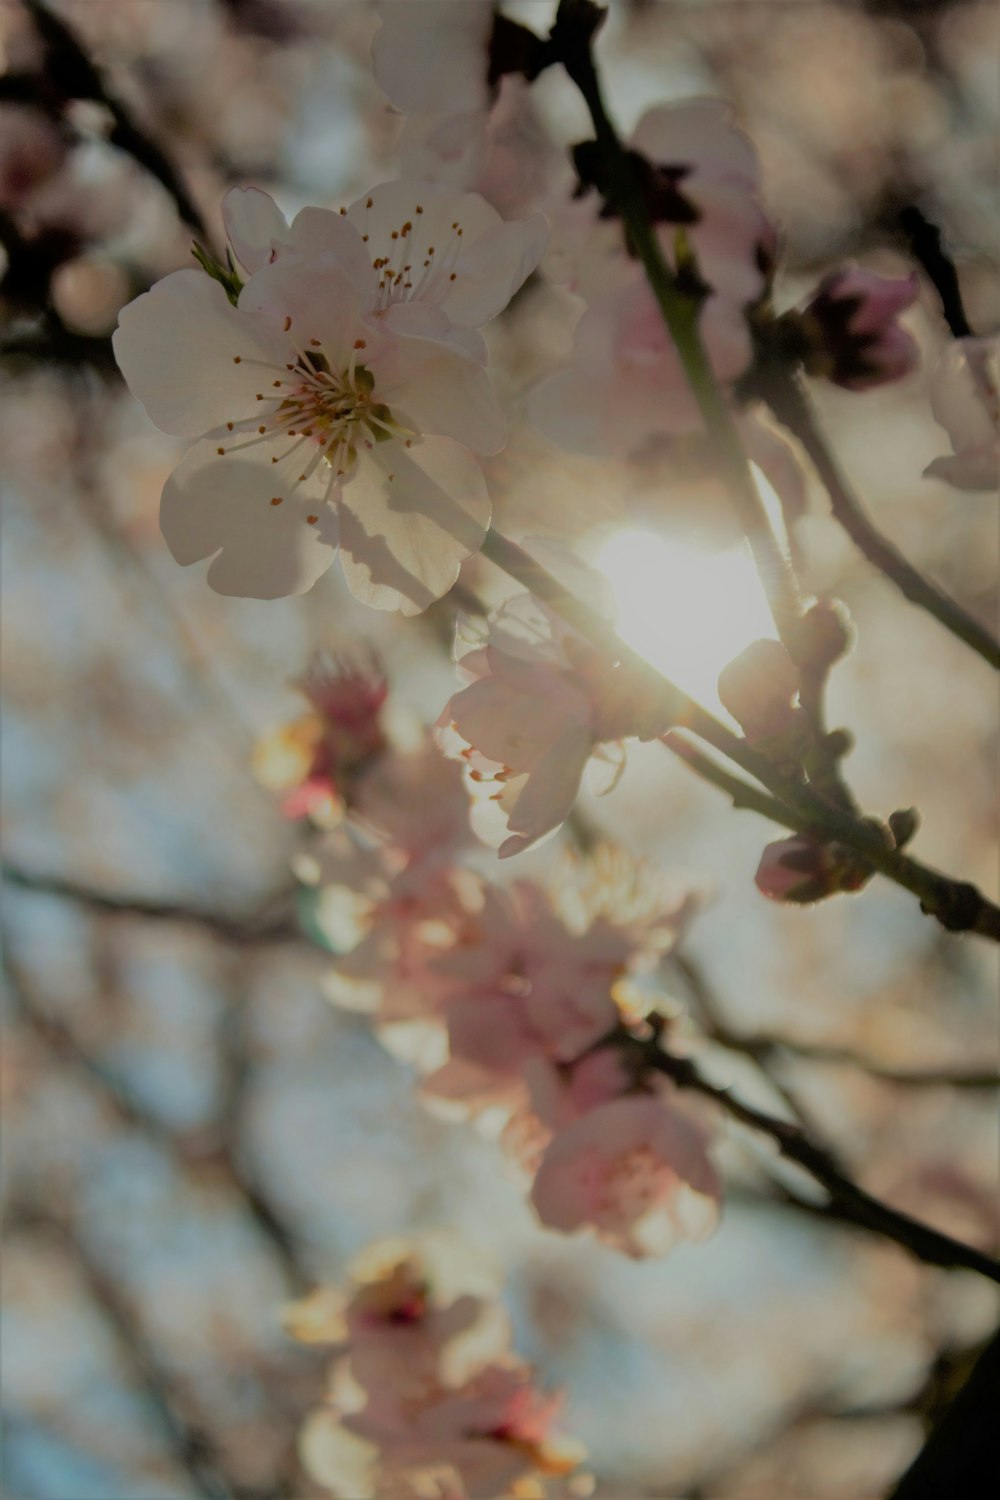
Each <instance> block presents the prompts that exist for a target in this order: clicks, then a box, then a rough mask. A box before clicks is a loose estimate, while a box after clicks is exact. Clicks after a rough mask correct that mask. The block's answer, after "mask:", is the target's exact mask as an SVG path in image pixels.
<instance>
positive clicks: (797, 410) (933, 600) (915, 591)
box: [764, 375, 1000, 669]
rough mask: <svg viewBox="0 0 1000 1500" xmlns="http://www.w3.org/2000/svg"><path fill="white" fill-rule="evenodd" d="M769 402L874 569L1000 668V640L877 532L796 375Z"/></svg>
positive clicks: (774, 384)
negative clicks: (795, 439) (822, 430)
mask: <svg viewBox="0 0 1000 1500" xmlns="http://www.w3.org/2000/svg"><path fill="white" fill-rule="evenodd" d="M764 394H765V397H766V400H767V403H768V406H769V407H770V408H771V410H772V412H773V413H774V415H775V416H776V417H777V419H778V421H779V422H781V424H782V425H783V426H784V427H786V428H787V429H788V431H789V432H790V433H792V435H793V436H794V437H796V438H797V439H798V440H799V442H800V443H801V444H802V446H803V448H804V449H805V451H806V453H807V454H808V455H809V458H810V460H811V461H812V464H813V467H814V468H815V470H816V473H817V474H818V475H819V477H820V480H821V481H822V483H823V487H824V488H825V490H826V492H827V495H828V496H829V499H830V509H831V513H832V515H833V517H834V519H835V520H836V521H838V522H839V523H840V525H841V526H842V527H843V528H844V530H845V531H846V532H847V534H848V536H849V537H850V538H851V540H852V541H853V542H854V543H855V544H856V546H857V547H858V548H859V549H860V551H861V552H862V553H863V554H864V556H865V557H866V558H867V559H868V561H869V562H870V563H871V564H872V566H873V567H875V568H877V569H878V570H879V572H880V573H883V574H884V575H885V577H886V578H888V579H889V581H890V583H894V584H895V585H896V587H897V588H898V589H899V590H900V592H901V593H902V594H904V595H905V596H906V598H907V599H909V600H910V602H911V604H916V605H918V606H919V607H920V608H921V609H925V610H927V611H928V613H929V614H932V615H933V616H934V618H935V619H936V620H938V621H940V623H941V624H942V625H943V626H944V627H945V629H946V630H950V631H951V633H952V635H954V636H957V637H958V639H959V640H960V641H964V642H965V644H966V645H967V646H970V647H971V648H972V650H973V651H975V652H977V653H978V654H979V655H980V656H981V657H982V658H983V660H984V661H987V662H989V664H990V666H991V667H996V668H998V669H1000V641H998V640H997V638H996V636H994V635H993V633H992V632H991V631H989V630H987V629H986V627H985V626H984V625H981V624H980V623H979V621H978V620H975V619H973V617H972V616H971V615H970V614H968V613H967V612H966V611H965V610H964V609H963V608H962V607H961V605H960V604H958V603H956V601H955V600H954V599H952V598H951V597H950V596H949V595H948V594H946V593H945V592H944V590H943V589H940V588H938V586H937V584H935V583H932V582H931V581H930V579H928V578H925V577H924V576H923V574H922V573H920V572H919V571H918V569H916V568H915V567H914V566H913V564H912V563H910V562H908V561H907V560H906V558H905V557H904V556H903V554H902V553H901V552H900V551H899V549H898V548H897V547H896V546H894V545H893V543H892V542H890V541H889V540H888V538H887V537H884V536H883V535H882V534H881V532H880V531H878V530H877V528H876V527H875V525H874V523H873V522H872V520H871V517H870V516H869V515H868V514H867V513H866V511H865V508H864V506H863V505H862V503H861V501H860V499H859V498H858V496H857V495H856V494H855V493H854V492H853V490H852V489H851V487H850V485H849V484H848V482H847V480H846V479H845V477H844V475H843V474H842V473H841V471H840V468H839V466H838V464H837V462H836V460H835V458H834V457H833V455H832V453H831V452H830V450H829V448H828V447H827V445H826V442H825V440H824V438H823V435H822V433H821V431H820V428H819V425H818V423H817V421H816V416H815V413H814V411H813V409H812V405H811V403H810V401H809V398H808V396H807V394H806V392H805V390H804V389H803V387H802V384H801V382H800V381H798V380H797V379H796V378H795V377H794V376H793V375H776V376H775V377H774V378H772V379H771V380H769V381H768V383H767V387H766V389H765V393H764Z"/></svg>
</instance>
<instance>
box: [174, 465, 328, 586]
mask: <svg viewBox="0 0 1000 1500" xmlns="http://www.w3.org/2000/svg"><path fill="white" fill-rule="evenodd" d="M255 452H256V453H261V452H263V458H262V459H260V458H258V459H254V460H251V459H249V458H243V457H242V455H240V454H238V453H228V454H226V456H225V457H224V458H220V457H219V456H218V454H217V453H216V450H215V449H214V447H212V446H211V445H210V444H208V443H199V444H197V445H196V446H195V447H194V448H193V449H192V450H191V452H190V453H189V454H188V455H187V457H186V458H185V459H184V460H183V461H182V462H181V463H180V464H179V465H178V467H177V468H176V469H175V470H174V472H173V474H172V475H171V476H170V478H169V479H168V480H167V483H166V485H165V487H164V490H163V498H162V501H161V504H160V528H161V530H162V532H163V536H164V539H165V540H166V543H167V546H168V547H169V548H170V551H171V552H172V553H173V555H174V557H175V558H176V560H177V561H178V562H179V563H181V564H182V565H183V566H185V567H186V566H188V564H190V563H194V562H198V561H199V560H200V559H201V558H203V557H212V556H213V554H214V557H213V562H212V565H211V567H210V568H209V570H208V582H209V584H210V586H211V587H212V588H213V589H215V591H216V593H219V594H233V595H236V596H238V597H240V598H245V599H280V598H284V597H285V596H286V595H288V594H302V593H304V592H305V591H306V589H309V588H311V587H312V585H313V584H314V583H315V582H316V580H317V578H319V577H320V576H321V575H322V574H323V573H325V572H326V570H327V568H328V567H329V566H330V563H331V562H332V561H333V556H334V552H335V550H336V545H337V543H336V517H335V515H334V513H333V511H332V510H331V508H330V506H329V505H324V504H323V503H322V501H321V500H320V499H319V498H318V497H317V494H316V488H318V486H319V483H320V481H315V480H314V481H313V485H314V489H313V493H312V494H310V493H309V490H308V488H307V487H306V486H300V487H299V488H297V489H296V490H295V491H294V492H291V487H290V485H289V484H288V478H289V475H288V473H287V469H286V470H285V472H284V475H283V477H282V469H281V467H280V466H279V467H275V466H272V464H271V463H270V455H269V453H268V445H264V447H263V450H255ZM278 501H280V503H276V502H278Z"/></svg>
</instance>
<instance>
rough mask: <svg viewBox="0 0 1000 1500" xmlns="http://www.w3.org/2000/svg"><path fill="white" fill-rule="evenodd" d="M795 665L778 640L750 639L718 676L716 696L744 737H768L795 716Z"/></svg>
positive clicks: (781, 731) (783, 729) (788, 726)
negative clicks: (717, 695)
mask: <svg viewBox="0 0 1000 1500" xmlns="http://www.w3.org/2000/svg"><path fill="white" fill-rule="evenodd" d="M798 692H799V673H798V668H797V667H796V665H795V663H794V662H793V661H792V658H791V657H790V656H789V654H788V652H787V651H786V649H785V647H784V646H783V645H782V644H781V642H780V641H768V640H763V641H754V642H753V643H752V644H751V645H749V646H748V647H747V648H746V650H745V651H741V652H740V654H739V656H737V657H736V659H735V660H734V661H731V662H730V663H729V665H728V667H726V668H725V669H724V670H723V672H722V673H721V675H720V677H719V699H720V701H721V703H722V706H723V707H724V708H726V709H728V710H729V712H730V713H731V714H732V716H733V718H734V719H737V720H738V721H739V723H740V724H741V725H742V726H743V732H744V734H745V735H746V737H747V739H748V740H762V739H770V738H772V737H773V736H775V735H780V734H784V733H785V732H786V731H787V730H789V729H791V728H792V726H793V725H794V724H795V721H796V718H797V711H796V708H795V704H794V699H795V698H796V697H797V696H798Z"/></svg>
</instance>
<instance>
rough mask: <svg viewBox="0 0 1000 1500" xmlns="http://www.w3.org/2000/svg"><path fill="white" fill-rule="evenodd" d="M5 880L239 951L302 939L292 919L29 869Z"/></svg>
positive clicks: (9, 869) (15, 869) (5, 869)
mask: <svg viewBox="0 0 1000 1500" xmlns="http://www.w3.org/2000/svg"><path fill="white" fill-rule="evenodd" d="M0 878H2V879H3V880H4V881H6V882H7V883H8V884H9V885H14V886H17V887H18V889H19V890H23V891H33V892H35V893H37V894H38V895H43V896H54V897H56V898H57V899H59V900H63V901H73V902H76V903H77V904H78V905H80V906H84V907H86V908H87V909H88V910H89V911H92V912H94V913H95V914H97V915H100V916H105V917H132V918H139V919H142V920H145V921H150V922H175V923H177V924H179V925H181V926H191V927H201V928H204V929H205V931H206V932H209V933H211V935H212V936H213V937H214V938H217V939H218V940H219V941H220V942H224V943H230V944H232V945H233V946H234V947H267V946H269V945H272V944H276V943H295V942H299V941H301V940H302V934H301V932H300V930H299V928H298V927H297V925H296V923H295V922H294V921H293V920H292V918H291V917H290V916H288V915H284V914H281V915H278V916H273V915H271V916H268V915H262V916H260V917H253V916H249V917H239V916H234V915H231V914H230V913H228V912H221V911H212V910H211V909H210V908H208V907H198V906H185V905H183V903H180V902H176V901H158V900H152V899H146V898H144V897H141V896H124V895H121V894H119V893H116V892H114V891H99V890H95V889H94V888H93V887H92V886H88V885H84V884H82V883H81V882H79V881H75V880H66V879H63V877H62V876H59V875H48V874H44V873H43V872H41V871H37V870H27V869H25V868H23V866H21V865H18V864H11V863H9V862H8V863H6V864H4V865H3V866H0Z"/></svg>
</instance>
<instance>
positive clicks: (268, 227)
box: [222, 187, 288, 275]
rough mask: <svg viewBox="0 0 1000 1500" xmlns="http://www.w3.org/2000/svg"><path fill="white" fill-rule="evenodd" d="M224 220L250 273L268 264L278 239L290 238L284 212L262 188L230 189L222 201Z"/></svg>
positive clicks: (229, 237)
mask: <svg viewBox="0 0 1000 1500" xmlns="http://www.w3.org/2000/svg"><path fill="white" fill-rule="evenodd" d="M222 222H223V224H224V225H225V226H226V238H227V239H228V240H229V243H230V244H231V245H232V247H233V253H234V255H235V256H236V259H237V260H238V261H239V263H240V265H241V266H242V267H243V269H244V270H245V271H249V272H250V273H251V275H252V274H253V272H254V271H259V270H260V268H261V266H266V265H267V263H268V261H269V260H270V258H271V251H272V249H273V248H274V245H275V242H277V244H279V245H280V244H283V243H284V241H285V240H286V239H287V238H288V225H287V224H286V222H285V216H284V214H283V213H282V212H281V209H280V208H279V207H278V205H277V204H276V203H275V201H274V199H273V198H272V197H271V195H270V194H269V193H265V192H264V191H263V190H262V189H261V188H255V187H246V188H239V187H236V188H230V189H229V192H228V193H227V194H226V196H225V197H224V198H223V200H222Z"/></svg>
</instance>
